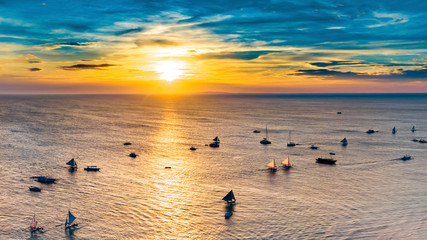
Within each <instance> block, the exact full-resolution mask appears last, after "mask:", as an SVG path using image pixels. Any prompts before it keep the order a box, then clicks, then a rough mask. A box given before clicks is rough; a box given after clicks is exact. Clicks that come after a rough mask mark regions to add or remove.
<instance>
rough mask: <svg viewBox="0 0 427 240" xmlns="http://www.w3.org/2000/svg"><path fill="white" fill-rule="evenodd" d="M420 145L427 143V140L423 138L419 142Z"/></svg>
mask: <svg viewBox="0 0 427 240" xmlns="http://www.w3.org/2000/svg"><path fill="white" fill-rule="evenodd" d="M418 142H419V143H427V140H425V139H424V138H421V139H420V140H418Z"/></svg>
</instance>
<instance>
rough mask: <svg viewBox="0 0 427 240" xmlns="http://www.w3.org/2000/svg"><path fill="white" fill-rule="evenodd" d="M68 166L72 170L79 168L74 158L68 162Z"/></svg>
mask: <svg viewBox="0 0 427 240" xmlns="http://www.w3.org/2000/svg"><path fill="white" fill-rule="evenodd" d="M66 164H67V165H68V166H70V171H75V170H76V169H77V162H76V160H74V158H72V159H71V160H70V161H68V162H67V163H66Z"/></svg>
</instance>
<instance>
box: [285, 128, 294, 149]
mask: <svg viewBox="0 0 427 240" xmlns="http://www.w3.org/2000/svg"><path fill="white" fill-rule="evenodd" d="M295 145H296V144H295V143H294V142H292V139H291V131H289V142H288V144H286V146H288V147H295Z"/></svg>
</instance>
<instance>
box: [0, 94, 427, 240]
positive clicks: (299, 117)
mask: <svg viewBox="0 0 427 240" xmlns="http://www.w3.org/2000/svg"><path fill="white" fill-rule="evenodd" d="M337 111H341V112H342V114H341V115H337V114H336V112H337ZM265 124H268V127H269V138H270V140H271V141H272V144H271V145H269V146H263V145H261V144H259V141H260V140H261V139H262V137H263V136H264V128H265ZM413 125H415V126H416V128H417V129H418V130H417V131H416V132H415V133H412V132H411V131H410V129H411V127H412V126H413ZM394 126H395V127H396V128H397V130H398V132H397V134H396V135H392V134H391V129H392V128H393V127H394ZM255 129H259V130H262V132H261V133H259V134H255V133H252V131H253V130H255ZM368 129H375V130H378V131H379V132H377V133H375V134H372V135H368V134H366V133H365V131H366V130H368ZM289 130H292V140H293V141H295V142H296V143H298V144H300V145H297V146H296V147H294V148H287V147H286V142H287V141H288V139H287V138H288V131H289ZM215 136H219V138H220V139H221V147H220V148H217V149H213V148H209V147H206V146H205V144H206V143H209V142H210V141H211V139H212V138H214V137H215ZM0 137H1V141H0V191H1V195H0V239H325V238H330V239H426V238H427V190H426V189H427V188H426V187H427V159H426V158H427V155H426V153H427V151H426V148H427V144H422V143H418V142H412V141H411V140H412V139H413V138H417V139H419V138H426V139H427V95H392V96H391V95H387V96H384V95H380V96H378V95H376V96H373V95H366V96H349V95H343V96H324V95H322V96H234V97H230V96H209V97H180V98H178V97H176V98H155V97H144V96H2V97H0ZM344 137H346V138H347V139H348V141H349V145H348V146H347V147H345V148H344V147H342V146H341V145H340V143H339V142H340V140H341V139H343V138H344ZM127 141H129V142H132V145H131V146H123V143H124V142H127ZM311 144H315V145H316V146H318V147H319V149H318V150H311V149H309V146H310V145H311ZM192 145H194V146H195V147H197V148H198V149H197V150H196V151H190V150H189V147H191V146H192ZM131 152H135V153H137V154H138V155H139V156H138V157H137V158H136V159H132V158H129V157H128V156H127V155H128V154H129V153H131ZM329 152H335V153H336V155H335V156H334V157H335V159H337V160H338V162H337V165H336V166H328V165H319V164H316V163H315V158H316V157H320V156H328V155H329ZM405 154H409V155H412V156H413V157H414V159H413V160H409V161H399V160H393V159H396V158H399V157H402V156H403V155H405ZM287 156H290V158H291V161H292V163H293V164H294V167H293V168H292V169H290V170H289V171H285V170H283V169H279V170H278V171H277V172H276V173H270V172H269V171H267V170H266V168H265V165H266V164H267V163H268V162H270V161H271V160H272V159H276V160H277V161H278V162H280V161H281V160H283V159H284V158H286V157H287ZM73 157H74V158H76V159H77V162H78V164H79V168H78V170H77V171H76V172H74V173H70V172H68V169H67V167H66V166H65V163H66V162H67V161H68V160H70V159H71V158H73ZM86 165H97V166H99V167H101V171H100V172H86V171H84V170H83V167H84V166H86ZM166 166H170V167H172V168H171V169H165V167H166ZM35 175H48V176H52V177H55V178H58V182H57V183H56V184H52V185H42V184H40V183H37V182H34V181H33V179H30V177H31V176H35ZM30 185H33V186H39V187H41V188H42V189H43V190H42V192H41V193H36V192H30V191H28V187H29V186H30ZM230 189H232V190H233V191H234V193H235V195H236V199H237V202H238V204H237V205H236V206H235V210H234V214H233V216H232V217H231V218H230V219H228V220H225V219H224V214H225V212H226V209H225V206H224V203H223V201H221V199H222V197H223V196H225V195H226V194H227V193H228V191H230ZM68 209H70V210H71V212H72V213H73V214H74V215H75V216H76V217H77V220H76V222H78V223H79V225H80V226H81V227H82V228H80V229H78V230H76V231H74V232H71V233H70V232H65V231H64V227H63V223H64V222H65V217H66V214H67V211H68ZM34 213H36V215H37V218H38V221H39V224H40V225H43V226H44V228H45V229H46V230H47V232H45V233H43V234H35V235H33V236H31V234H30V233H29V225H30V223H31V218H32V215H33V214H34ZM59 224H61V226H58V227H57V225H59Z"/></svg>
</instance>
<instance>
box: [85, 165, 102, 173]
mask: <svg viewBox="0 0 427 240" xmlns="http://www.w3.org/2000/svg"><path fill="white" fill-rule="evenodd" d="M99 169H101V168H99V167H97V166H87V167H85V168H84V170H86V171H92V172H96V171H99Z"/></svg>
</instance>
